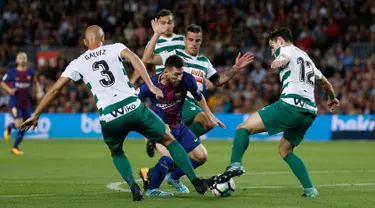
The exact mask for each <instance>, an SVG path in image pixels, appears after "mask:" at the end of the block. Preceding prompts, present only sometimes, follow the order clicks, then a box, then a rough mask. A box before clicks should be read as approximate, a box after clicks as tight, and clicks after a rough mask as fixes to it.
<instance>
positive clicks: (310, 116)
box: [217, 29, 339, 197]
mask: <svg viewBox="0 0 375 208" xmlns="http://www.w3.org/2000/svg"><path fill="white" fill-rule="evenodd" d="M268 39H269V45H270V47H271V49H272V54H273V55H274V56H275V57H276V59H275V60H274V61H273V62H272V63H271V68H272V69H274V70H278V71H279V74H280V81H281V84H282V92H281V95H280V99H279V100H278V101H276V102H275V103H273V104H271V105H269V106H266V107H264V108H262V109H260V110H259V111H258V112H256V113H254V114H252V115H251V116H250V117H249V118H248V119H247V120H246V121H245V122H243V123H242V124H240V125H238V127H237V130H236V134H235V138H234V141H233V146H232V156H231V159H230V165H229V166H228V167H227V170H226V171H225V172H224V173H223V174H221V175H220V176H218V179H217V181H218V182H219V183H222V182H225V181H228V180H229V179H230V178H231V177H234V176H238V175H242V174H243V173H244V172H245V169H244V167H243V166H242V157H243V155H244V153H245V151H246V149H247V147H248V145H249V135H251V134H256V133H260V132H266V131H267V132H268V133H269V135H274V134H276V133H279V132H283V133H284V134H283V136H282V138H281V140H280V143H279V153H280V156H281V157H282V158H283V160H284V161H285V162H286V163H287V164H288V165H289V167H290V168H291V169H292V171H293V173H294V175H295V176H296V177H297V178H298V180H299V181H300V183H301V184H302V186H303V188H304V193H303V195H302V196H306V197H316V196H318V195H319V194H318V191H317V190H316V188H315V187H314V186H313V184H312V182H311V179H310V176H309V174H308V172H307V169H306V167H305V164H304V162H303V161H302V159H301V158H299V157H298V156H297V155H296V154H295V153H294V148H295V147H296V146H298V144H299V143H300V142H301V141H302V140H303V137H304V135H305V133H306V131H307V129H308V128H310V126H311V125H312V124H313V122H314V120H315V118H316V116H317V107H316V104H315V98H314V85H315V83H317V84H318V85H319V86H321V87H322V88H323V89H324V91H325V92H326V93H327V94H328V102H327V104H328V106H329V108H330V110H331V111H332V110H333V109H334V108H335V107H336V106H338V104H339V101H338V100H337V99H336V96H335V92H334V91H333V87H332V85H331V83H330V82H329V81H328V80H327V79H326V78H325V77H324V76H323V74H322V73H321V72H320V70H319V69H318V68H316V66H315V64H314V63H313V61H312V60H311V59H310V57H309V56H308V55H307V54H306V53H305V52H304V51H302V50H300V49H299V48H297V47H296V46H294V45H293V40H292V35H291V33H290V31H289V30H287V29H280V30H276V31H274V32H272V33H271V34H270V35H269V37H268Z"/></svg>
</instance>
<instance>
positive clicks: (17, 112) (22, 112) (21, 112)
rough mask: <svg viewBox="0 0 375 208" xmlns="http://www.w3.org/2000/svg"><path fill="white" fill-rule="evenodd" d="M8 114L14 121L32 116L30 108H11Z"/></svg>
mask: <svg viewBox="0 0 375 208" xmlns="http://www.w3.org/2000/svg"><path fill="white" fill-rule="evenodd" d="M10 112H11V113H12V116H13V118H14V119H19V118H22V119H23V120H26V119H28V118H30V117H31V114H32V111H31V108H18V107H11V108H10Z"/></svg>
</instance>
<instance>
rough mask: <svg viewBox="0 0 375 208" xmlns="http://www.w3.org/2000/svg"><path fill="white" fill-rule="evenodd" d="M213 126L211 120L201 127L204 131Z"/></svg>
mask: <svg viewBox="0 0 375 208" xmlns="http://www.w3.org/2000/svg"><path fill="white" fill-rule="evenodd" d="M214 127H215V125H214V124H213V123H212V122H205V123H204V125H203V128H204V130H206V131H210V130H211V129H213V128H214Z"/></svg>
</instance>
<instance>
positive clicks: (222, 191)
mask: <svg viewBox="0 0 375 208" xmlns="http://www.w3.org/2000/svg"><path fill="white" fill-rule="evenodd" d="M235 188H236V185H235V184H234V180H233V178H231V179H230V180H229V181H228V182H226V183H215V184H214V185H213V186H212V187H211V191H212V194H213V195H214V196H218V197H229V196H232V194H233V192H234V190H235Z"/></svg>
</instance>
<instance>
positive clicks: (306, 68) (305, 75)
mask: <svg viewBox="0 0 375 208" xmlns="http://www.w3.org/2000/svg"><path fill="white" fill-rule="evenodd" d="M297 64H299V65H301V66H300V78H299V81H301V82H305V83H307V84H310V85H313V86H314V84H315V83H314V80H313V79H312V78H313V77H314V76H315V74H314V67H313V65H312V64H311V62H310V61H305V60H303V58H302V57H298V58H297Z"/></svg>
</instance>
